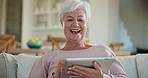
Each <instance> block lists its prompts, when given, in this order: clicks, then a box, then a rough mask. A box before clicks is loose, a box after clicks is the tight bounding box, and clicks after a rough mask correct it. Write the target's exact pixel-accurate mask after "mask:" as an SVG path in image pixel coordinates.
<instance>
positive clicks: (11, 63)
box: [0, 52, 17, 78]
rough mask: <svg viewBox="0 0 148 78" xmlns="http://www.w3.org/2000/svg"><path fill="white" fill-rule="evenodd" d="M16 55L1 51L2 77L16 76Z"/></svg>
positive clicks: (0, 77)
mask: <svg viewBox="0 0 148 78" xmlns="http://www.w3.org/2000/svg"><path fill="white" fill-rule="evenodd" d="M16 62H17V61H16V58H15V56H13V55H11V54H7V53H4V52H3V53H0V78H16V75H17V65H16Z"/></svg>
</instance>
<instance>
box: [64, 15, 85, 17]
mask: <svg viewBox="0 0 148 78" xmlns="http://www.w3.org/2000/svg"><path fill="white" fill-rule="evenodd" d="M78 17H83V15H79V16H78ZM66 18H73V17H72V16H67V17H66Z"/></svg>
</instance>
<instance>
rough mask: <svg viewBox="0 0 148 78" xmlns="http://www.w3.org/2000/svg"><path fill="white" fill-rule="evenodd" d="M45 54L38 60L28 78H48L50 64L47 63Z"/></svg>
mask: <svg viewBox="0 0 148 78" xmlns="http://www.w3.org/2000/svg"><path fill="white" fill-rule="evenodd" d="M47 59H48V56H47V54H45V55H43V56H42V57H41V58H40V59H38V60H37V61H36V62H35V64H34V66H33V68H32V70H31V72H30V75H29V78H47V77H48V67H49V65H50V62H48V60H47Z"/></svg>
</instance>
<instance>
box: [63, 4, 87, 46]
mask: <svg viewBox="0 0 148 78" xmlns="http://www.w3.org/2000/svg"><path fill="white" fill-rule="evenodd" d="M87 24H88V20H87V18H86V14H85V12H84V10H83V9H82V8H80V7H79V8H77V9H76V10H74V11H72V12H68V13H65V14H64V17H63V21H62V25H63V27H64V34H65V36H66V38H67V42H75V43H83V42H85V35H86V32H87Z"/></svg>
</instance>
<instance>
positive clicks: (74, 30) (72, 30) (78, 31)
mask: <svg viewBox="0 0 148 78" xmlns="http://www.w3.org/2000/svg"><path fill="white" fill-rule="evenodd" d="M80 31H81V30H80V29H70V32H71V33H73V34H78V33H80Z"/></svg>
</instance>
